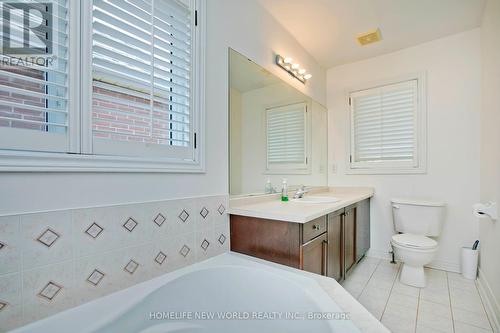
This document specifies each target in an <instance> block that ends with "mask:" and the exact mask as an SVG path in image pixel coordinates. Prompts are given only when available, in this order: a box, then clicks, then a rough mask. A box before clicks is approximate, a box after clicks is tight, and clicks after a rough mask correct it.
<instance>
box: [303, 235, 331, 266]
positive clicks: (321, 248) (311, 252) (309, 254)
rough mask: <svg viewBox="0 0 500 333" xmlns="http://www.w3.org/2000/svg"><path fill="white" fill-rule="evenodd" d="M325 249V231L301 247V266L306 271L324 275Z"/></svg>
mask: <svg viewBox="0 0 500 333" xmlns="http://www.w3.org/2000/svg"><path fill="white" fill-rule="evenodd" d="M327 251H328V249H327V235H326V233H324V234H323V235H321V236H318V237H316V238H314V239H313V240H311V241H309V242H307V243H305V244H304V245H302V247H301V264H302V265H301V268H302V269H303V270H305V271H307V272H311V273H316V274H320V275H326V270H327V268H326V260H327Z"/></svg>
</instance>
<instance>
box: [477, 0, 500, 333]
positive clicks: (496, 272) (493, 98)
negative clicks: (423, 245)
mask: <svg viewBox="0 0 500 333" xmlns="http://www.w3.org/2000/svg"><path fill="white" fill-rule="evenodd" d="M498 36H500V1H498V0H490V1H488V2H487V5H486V7H485V10H484V16H483V23H482V26H481V47H482V59H481V60H482V75H483V77H482V80H483V81H482V110H481V201H482V202H487V201H496V202H497V203H500V93H499V92H500V45H499V44H498V38H499V37H498ZM479 239H480V240H481V252H480V269H481V272H480V280H483V281H485V282H486V284H487V286H486V289H489V290H488V291H487V293H489V295H488V296H489V297H490V302H491V305H492V307H493V311H494V312H495V313H496V316H497V318H498V320H500V260H499V258H498V257H499V255H500V222H498V221H497V222H492V221H491V220H489V219H484V220H480V221H479ZM483 281H481V282H483ZM499 329H500V328H499Z"/></svg>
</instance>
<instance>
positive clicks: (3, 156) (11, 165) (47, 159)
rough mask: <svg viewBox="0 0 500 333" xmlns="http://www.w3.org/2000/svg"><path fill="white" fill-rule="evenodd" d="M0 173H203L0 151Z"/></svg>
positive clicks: (189, 166)
mask: <svg viewBox="0 0 500 333" xmlns="http://www.w3.org/2000/svg"><path fill="white" fill-rule="evenodd" d="M0 172H133V173H141V172H142V173H144V172H148V173H204V172H205V165H204V161H203V159H202V161H175V160H172V159H144V158H136V157H120V156H99V155H80V154H64V153H38V152H18V151H8V150H0Z"/></svg>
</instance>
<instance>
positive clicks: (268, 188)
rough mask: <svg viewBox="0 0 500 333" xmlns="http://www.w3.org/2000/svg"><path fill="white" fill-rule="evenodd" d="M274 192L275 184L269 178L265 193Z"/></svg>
mask: <svg viewBox="0 0 500 333" xmlns="http://www.w3.org/2000/svg"><path fill="white" fill-rule="evenodd" d="M273 192H274V189H273V184H272V183H271V179H270V178H267V182H266V188H265V193H266V194H271V193H273Z"/></svg>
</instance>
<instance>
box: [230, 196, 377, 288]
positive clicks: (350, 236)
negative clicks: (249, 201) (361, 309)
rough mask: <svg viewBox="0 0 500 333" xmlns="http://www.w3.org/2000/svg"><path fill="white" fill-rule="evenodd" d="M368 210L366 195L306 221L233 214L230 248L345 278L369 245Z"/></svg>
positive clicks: (306, 269) (317, 272) (340, 278)
mask: <svg viewBox="0 0 500 333" xmlns="http://www.w3.org/2000/svg"><path fill="white" fill-rule="evenodd" d="M369 211H370V200H369V199H367V200H364V201H361V202H359V203H356V204H353V205H350V206H348V207H345V208H342V209H339V210H337V211H335V212H333V213H330V214H328V215H325V216H322V217H319V218H317V219H314V220H312V221H309V222H307V223H294V222H287V221H278V220H269V219H262V218H256V217H246V216H240V215H231V216H230V223H231V250H232V251H235V252H239V253H243V254H247V255H250V256H254V257H257V258H261V259H265V260H269V261H272V262H275V263H278V264H283V265H287V266H291V267H294V268H298V269H303V270H305V271H308V272H312V273H316V274H321V275H325V276H329V277H332V278H334V279H336V280H337V281H341V280H343V279H345V276H346V275H347V274H349V272H350V271H351V270H352V269H353V268H354V267H355V265H356V263H357V262H358V261H359V259H361V258H362V257H363V256H364V255H365V253H366V251H367V250H368V248H369V247H370V243H369V242H370V237H369V232H370V229H369V228H370V214H369Z"/></svg>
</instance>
